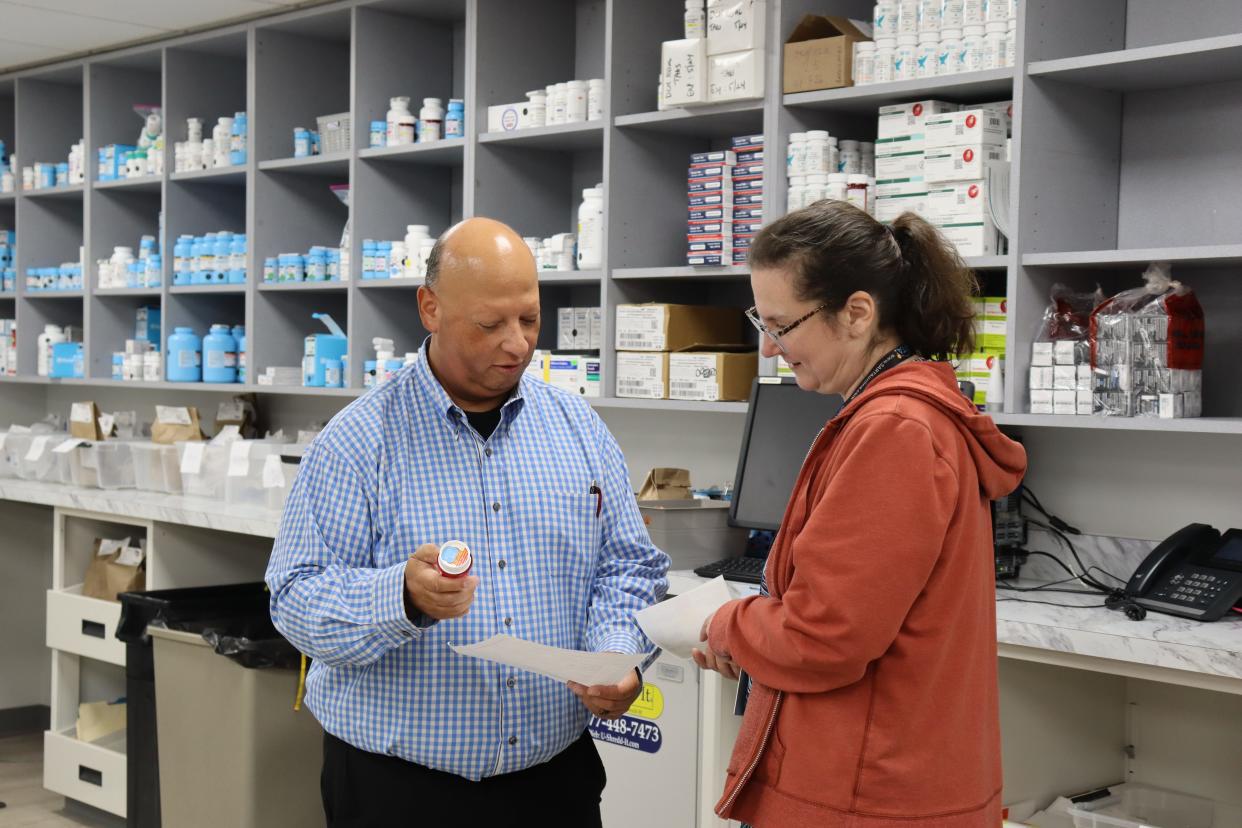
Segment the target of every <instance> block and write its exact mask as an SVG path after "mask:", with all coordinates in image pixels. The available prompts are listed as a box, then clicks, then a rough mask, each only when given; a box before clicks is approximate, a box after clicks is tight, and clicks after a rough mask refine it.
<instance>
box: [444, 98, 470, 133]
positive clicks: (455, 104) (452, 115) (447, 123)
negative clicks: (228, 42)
mask: <svg viewBox="0 0 1242 828" xmlns="http://www.w3.org/2000/svg"><path fill="white" fill-rule="evenodd" d="M465 135H466V104H465V101H461V100H459V99H457V98H449V102H448V111H447V112H445V113H444V137H445V138H463V137H465Z"/></svg>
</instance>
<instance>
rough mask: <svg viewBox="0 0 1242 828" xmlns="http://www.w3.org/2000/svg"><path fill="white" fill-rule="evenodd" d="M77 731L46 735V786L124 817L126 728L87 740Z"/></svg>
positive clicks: (44, 777)
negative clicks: (91, 741)
mask: <svg viewBox="0 0 1242 828" xmlns="http://www.w3.org/2000/svg"><path fill="white" fill-rule="evenodd" d="M74 730H75V729H74V728H72V727H71V728H69V729H67V730H64V731H60V732H56V731H52V730H49V731H47V732H45V733H44V734H43V787H45V788H47V789H48V790H49V791H54V792H56V793H58V794H60V795H62V796H67V797H69V798H70V799H76V800H77V801H78V802H85V803H86V804H87V805H91V806H93V807H95V808H99V809H100V810H103V811H107V812H109V813H112V814H116V815H117V816H119V817H124V816H125V804H126V803H125V799H126V793H125V784H126V783H125V780H126V758H125V738H126V734H125V731H124V730H120V731H117V732H116V733H113V734H112V735H111V736H107V737H105V738H103V739H100V740H99V741H98V742H94V743H88V742H80V741H78V739H77V736H76V735H75V733H74Z"/></svg>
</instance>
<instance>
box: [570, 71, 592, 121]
mask: <svg viewBox="0 0 1242 828" xmlns="http://www.w3.org/2000/svg"><path fill="white" fill-rule="evenodd" d="M586 119H587V83H586V81H580V80H572V81H569V82H568V83H567V84H565V123H567V124H578V123H582V122H583V121H585V120H586Z"/></svg>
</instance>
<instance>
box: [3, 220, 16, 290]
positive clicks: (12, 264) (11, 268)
mask: <svg viewBox="0 0 1242 828" xmlns="http://www.w3.org/2000/svg"><path fill="white" fill-rule="evenodd" d="M0 293H8V294H13V293H17V234H15V233H14V232H13V231H12V230H2V229H0Z"/></svg>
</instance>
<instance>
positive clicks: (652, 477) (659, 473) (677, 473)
mask: <svg viewBox="0 0 1242 828" xmlns="http://www.w3.org/2000/svg"><path fill="white" fill-rule="evenodd" d="M691 497H692V495H691V494H690V472H689V471H688V470H687V469H652V470H651V471H649V472H647V479H646V480H644V481H643V487H642V490H641V491H640V492H639V493H638V499H639V500H689V499H690V498H691Z"/></svg>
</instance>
